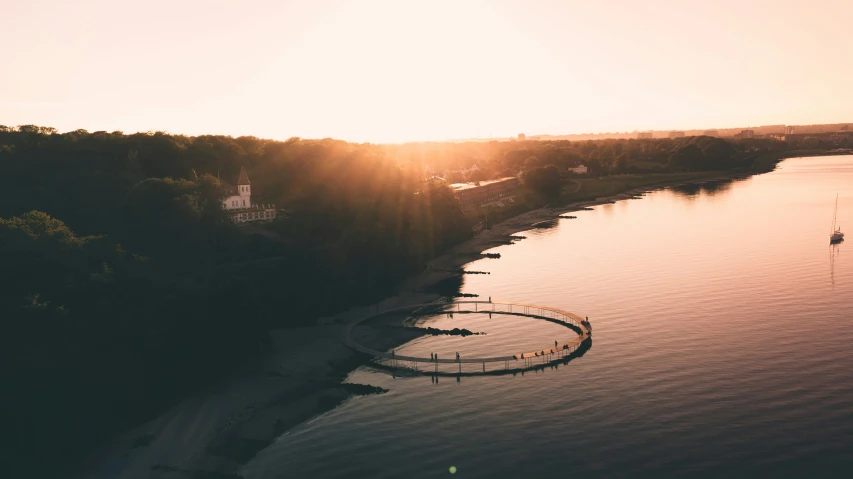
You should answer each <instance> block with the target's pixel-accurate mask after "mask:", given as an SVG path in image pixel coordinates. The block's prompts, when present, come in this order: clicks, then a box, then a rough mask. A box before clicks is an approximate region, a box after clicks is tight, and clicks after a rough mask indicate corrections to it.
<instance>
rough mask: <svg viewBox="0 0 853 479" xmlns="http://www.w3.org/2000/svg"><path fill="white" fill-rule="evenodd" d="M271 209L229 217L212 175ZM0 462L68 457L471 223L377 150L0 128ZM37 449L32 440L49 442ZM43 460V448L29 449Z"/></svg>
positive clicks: (420, 257)
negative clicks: (249, 219)
mask: <svg viewBox="0 0 853 479" xmlns="http://www.w3.org/2000/svg"><path fill="white" fill-rule="evenodd" d="M241 167H245V168H246V169H247V170H248V173H249V177H250V179H251V181H252V188H253V198H252V199H253V201H254V202H256V203H276V204H277V205H278V206H279V207H280V208H282V207H286V208H287V210H288V212H286V213H282V216H284V218H283V219H282V220H281V221H278V222H275V223H272V224H268V225H265V226H263V227H246V228H238V227H236V226H234V225H233V224H232V223H231V222H230V220H229V219H228V217H227V216H226V214H225V212H224V211H223V210H222V208H221V198H222V192H223V189H222V185H221V181H220V179H219V178H221V179H223V180H226V181H227V180H230V182H232V183H233V182H235V181H236V179H237V174H238V172H239V170H240V168H241ZM0 191H3V197H4V201H2V202H0V218H2V220H0V261H2V265H3V267H2V268H0V277H2V284H3V285H4V287H3V288H2V290H0V342H2V344H0V361H2V363H3V365H4V367H3V368H2V373H1V374H2V378H0V379H2V380H3V384H4V389H5V390H6V391H9V392H10V393H11V394H4V395H2V396H0V397H2V398H3V399H2V400H0V401H2V404H0V408H2V411H3V412H2V413H0V414H2V416H0V421H2V425H3V426H4V427H3V429H4V430H5V431H12V432H13V433H14V437H13V438H10V439H12V440H10V441H9V443H10V447H7V448H4V450H3V452H2V454H3V457H2V460H3V462H4V463H6V462H12V461H13V460H14V461H15V462H17V461H21V462H27V461H28V460H29V464H30V466H33V465H36V467H42V466H43V467H59V468H61V467H63V466H67V465H68V463H69V458H76V457H79V456H80V454H83V453H84V452H85V451H86V450H87V448H89V447H91V446H92V445H94V444H97V443H98V442H99V441H102V440H104V439H105V438H107V437H109V436H110V435H111V434H115V433H116V432H118V431H121V430H123V429H125V428H126V427H128V426H130V425H132V424H136V423H138V422H140V421H142V420H144V419H146V418H148V417H151V415H153V414H154V413H156V412H157V411H159V410H162V409H163V408H164V407H165V406H166V405H168V404H169V403H170V402H171V401H174V400H176V399H177V398H179V397H180V396H181V395H182V394H186V393H187V392H189V391H192V390H193V389H195V388H197V387H199V386H200V385H202V384H205V383H206V382H208V381H210V380H212V379H213V378H216V377H219V376H221V375H222V374H223V371H225V370H228V369H229V368H231V367H234V366H235V365H240V364H243V363H245V361H246V359H247V358H250V357H256V356H257V355H258V354H259V352H260V350H261V344H262V342H264V341H266V337H267V335H266V334H265V333H266V331H268V329H269V328H271V327H281V326H285V327H286V326H297V325H307V324H312V323H313V320H314V318H316V317H317V316H320V315H324V314H329V313H333V312H336V311H339V310H342V309H345V308H347V307H349V306H352V305H356V304H368V303H370V302H372V301H375V300H376V299H379V298H381V297H384V296H385V295H388V294H390V293H391V292H393V290H394V288H395V287H396V286H397V285H398V284H399V283H400V281H401V280H402V279H403V278H404V277H406V276H407V275H409V274H411V273H413V272H416V271H418V270H420V269H422V268H423V267H424V264H425V262H426V261H427V260H429V259H430V258H432V257H434V256H435V255H436V254H438V253H440V252H441V251H442V250H443V249H445V248H446V247H447V246H449V245H452V244H455V243H457V242H459V241H460V240H462V239H464V238H465V237H467V236H469V235H470V232H471V227H470V224H469V223H468V221H467V220H466V219H465V218H464V217H463V215H462V213H461V210H460V209H459V206H458V204H457V202H456V201H455V199H454V197H453V195H452V192H451V191H450V190H449V189H447V188H446V187H440V186H432V187H428V188H426V189H424V188H423V184H422V183H421V181H420V177H419V176H418V175H417V174H416V172H414V171H412V170H411V169H407V168H406V167H405V165H402V164H400V163H399V162H397V161H395V160H393V159H391V158H390V157H389V156H388V154H387V152H385V151H383V150H382V148H380V147H377V146H373V145H355V144H349V143H346V142H342V141H334V140H316V141H313V140H311V141H308V140H299V139H292V140H289V141H285V142H278V141H268V140H261V139H257V138H246V137H244V138H230V137H219V136H201V137H185V136H179V135H168V134H164V133H153V134H135V135H124V134H122V133H121V132H112V133H107V132H95V133H88V132H85V131H82V130H81V131H74V132H69V133H64V134H59V133H57V132H56V131H55V130H53V129H50V128H43V127H36V126H22V127H18V128H6V127H0ZM47 451H49V452H47ZM45 455H49V456H50V458H51V460H50V461H43V460H36V458H43V457H44V456H45Z"/></svg>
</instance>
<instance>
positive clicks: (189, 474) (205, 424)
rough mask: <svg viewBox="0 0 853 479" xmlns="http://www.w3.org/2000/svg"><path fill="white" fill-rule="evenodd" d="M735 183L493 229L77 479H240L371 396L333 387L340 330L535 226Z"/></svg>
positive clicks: (347, 353) (145, 428)
mask: <svg viewBox="0 0 853 479" xmlns="http://www.w3.org/2000/svg"><path fill="white" fill-rule="evenodd" d="M744 176H745V175H742V174H739V175H723V176H714V177H706V178H701V179H697V180H692V181H687V182H679V183H677V184H659V185H653V186H649V187H643V188H637V189H635V190H631V191H626V192H624V193H621V194H619V195H615V196H610V197H605V198H598V199H596V200H595V201H585V202H579V203H573V204H569V205H565V206H559V207H546V208H540V209H537V210H533V211H529V212H527V213H524V214H521V215H518V216H515V217H513V218H510V219H508V220H506V221H504V222H503V223H500V224H497V225H494V226H493V227H492V229H490V230H486V231H483V232H482V233H480V234H479V235H477V236H475V237H473V238H470V239H469V240H467V241H465V242H463V243H461V244H459V245H457V246H456V247H454V248H452V249H451V250H449V251H447V252H446V253H445V254H444V255H442V256H440V257H438V258H436V259H434V260H432V261H431V262H430V263H429V265H428V267H427V269H426V270H425V271H423V272H422V273H420V274H418V275H416V276H414V277H411V278H409V279H408V280H406V281H405V282H404V283H403V284H402V285H401V287H400V289H399V292H398V294H396V295H395V296H392V297H390V298H387V299H385V300H383V301H381V302H380V303H378V304H376V305H372V306H369V307H361V308H353V309H351V310H348V311H345V312H342V313H340V314H336V315H334V316H329V317H324V318H320V319H319V320H318V321H317V325H316V326H311V327H303V328H289V329H280V330H275V331H272V332H271V333H270V335H271V339H272V343H273V346H274V347H273V349H274V350H273V351H272V352H267V354H266V356H264V358H263V359H262V360H260V361H258V362H256V363H254V364H252V365H251V366H247V367H246V368H244V371H243V372H241V373H239V374H235V375H233V376H232V377H230V378H227V379H225V380H223V381H222V382H221V383H219V384H218V385H217V386H216V387H213V388H210V389H208V390H206V391H201V392H199V393H198V394H196V395H195V396H193V397H190V398H186V399H184V400H183V401H181V402H180V403H179V404H177V405H175V406H174V407H172V408H171V409H170V410H169V411H167V412H165V413H163V414H162V415H160V416H159V417H158V418H156V419H154V420H152V421H150V422H148V423H146V424H143V425H141V426H139V427H136V428H134V429H132V430H130V431H127V432H125V433H124V434H122V435H121V436H120V437H118V438H116V439H114V440H113V441H111V442H110V443H109V444H108V445H106V446H104V447H103V448H102V449H100V450H99V451H98V452H97V453H96V454H94V455H93V456H92V458H91V459H90V460H89V461H88V462H87V464H86V465H85V466H84V469H83V472H82V473H81V475H82V477H86V478H104V479H106V478H139V477H151V478H156V479H167V478H168V479H181V478H209V479H224V478H237V477H240V476H239V474H238V472H239V469H240V466H241V465H242V464H245V463H246V462H247V461H248V460H250V459H251V458H252V457H253V456H254V455H255V454H256V453H257V452H258V451H260V450H262V449H264V448H265V447H267V446H268V445H269V444H271V443H272V442H274V441H275V440H276V438H278V437H279V436H281V435H282V434H284V433H286V432H287V431H288V430H289V429H291V428H292V427H294V426H296V425H298V424H300V423H302V422H304V421H307V420H310V419H311V418H313V417H316V416H317V415H319V414H322V413H324V412H327V411H329V410H331V409H333V408H334V407H336V406H337V405H338V404H340V403H342V402H343V401H344V400H346V399H347V398H349V397H351V396H352V395H358V394H365V393H374V392H378V391H373V390H372V389H371V388H368V387H358V386H352V385H344V384H342V382H343V381H344V379H345V378H346V376H347V374H349V372H351V371H352V370H353V369H355V368H356V367H358V366H359V365H360V364H362V361H363V358H359V357H358V356H357V355H356V354H355V353H354V352H353V351H351V350H350V349H349V348H347V347H346V346H345V345H344V344H343V343H342V334H343V330H344V325H345V324H346V323H348V322H350V321H352V320H354V319H359V318H364V317H369V316H373V315H376V314H377V312H382V311H385V310H390V309H394V308H400V307H404V306H408V305H414V304H422V303H427V302H431V301H434V300H437V299H439V297H440V296H439V295H438V294H435V293H428V292H424V291H425V289H426V288H427V287H428V286H430V285H433V284H435V283H437V282H439V281H441V280H444V279H447V278H449V277H452V276H455V275H457V274H458V273H457V271H458V270H459V269H460V268H462V267H463V266H464V265H465V264H467V263H470V262H472V261H474V260H477V259H479V258H481V257H482V256H481V254H482V252H483V251H485V250H487V249H489V248H492V247H495V246H497V245H501V244H508V243H510V242H511V241H512V240H513V239H512V238H511V236H512V235H514V234H516V233H519V232H522V231H526V230H530V229H531V227H532V225H533V224H535V223H538V222H541V221H545V220H551V219H555V218H557V217H558V216H559V215H561V214H565V213H569V212H572V211H578V210H581V209H583V208H586V207H590V206H595V205H600V204H605V203H613V202H616V201H619V200H625V199H631V198H636V197H638V196H640V195H642V194H644V193H646V192H649V191H653V190H658V189H662V188H665V187H671V186H680V185H686V184H701V183H708V182H715V181H721V180H729V179H733V178H738V177H744ZM404 316H405V315H400V318H399V319H400V320H402V319H403V318H404ZM394 331H397V332H394ZM362 334H368V335H373V337H372V338H371V341H372V342H373V344H380V345H383V346H386V347H387V348H392V347H395V346H397V345H399V344H402V343H405V342H407V341H410V340H411V339H413V338H414V337H416V336H417V335H418V334H417V333H408V334H407V332H406V331H401V330H395V329H394V328H387V327H386V328H374V329H372V330H370V328H368V331H367V332H365V333H362ZM413 334H414V335H413Z"/></svg>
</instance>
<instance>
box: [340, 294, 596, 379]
mask: <svg viewBox="0 0 853 479" xmlns="http://www.w3.org/2000/svg"><path fill="white" fill-rule="evenodd" d="M406 310H412V314H413V315H418V316H426V315H432V314H444V313H460V314H468V313H492V314H509V315H515V316H526V317H530V318H536V319H545V320H549V321H552V322H556V323H563V324H564V325H566V327H570V326H571V327H575V328H577V329H579V330H580V331H581V333H580V334H579V335H577V336H576V337H574V338H573V339H570V340H568V341H565V342H563V343H561V344H560V343H558V345H557V347H546V348H542V349H540V350H538V351H530V352H522V353H514V354H511V355H507V356H495V357H487V358H466V357H462V358H460V359H459V360H457V359H455V358H453V359H438V360H434V359H431V358H424V357H416V356H404V355H399V354H396V353H395V352H393V351H391V352H385V351H377V350H375V349H371V348H368V347H365V346H362V345H361V344H358V343H357V342H355V341H354V340H353V339H352V330H353V329H354V328H355V327H356V326H358V325H359V324H361V323H363V322H365V321H367V320H369V319H372V318H375V317H377V316H381V315H384V314H387V313H392V312H400V311H406ZM590 335H591V327H590V326H589V323H585V322H584V319H583V318H582V317H580V316H578V315H576V314H573V313H570V312H568V311H563V310H560V309H556V308H549V307H545V306H539V305H535V304H527V303H503V302H492V301H454V302H450V303H426V304H416V305H409V306H404V307H400V308H394V309H389V310H387V311H383V312H382V313H380V314H376V315H373V316H369V317H365V318H361V319H356V320H354V321H351V322H350V323H349V324H347V327H346V331H345V336H344V343H345V344H346V345H347V346H349V347H350V348H352V349H354V350H356V351H359V352H361V353H364V354H367V355H370V356H373V357H375V358H377V359H379V360H380V361H381V360H383V359H384V360H390V361H393V362H395V363H397V362H402V363H406V362H410V363H413V364H414V365H415V368H417V365H418V364H419V363H425V364H435V365H436V366H437V365H438V364H460V368H461V364H482V365H483V368H484V369H485V364H486V363H497V362H502V363H504V364H505V366H508V363H509V362H510V361H521V360H523V361H525V363H530V362H531V361H535V360H541V361H543V362H548V361H552V360H554V359H559V358H561V357H564V356H566V355H569V354H571V353H573V352H575V351H576V350H577V349H578V348H579V347H580V345H581V344H582V343H583V342H584V341H586V340H587V339H588V338H589V337H590Z"/></svg>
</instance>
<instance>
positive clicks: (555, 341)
mask: <svg viewBox="0 0 853 479" xmlns="http://www.w3.org/2000/svg"><path fill="white" fill-rule="evenodd" d="M554 347H555V348H556V347H557V340H556V339H555V340H554Z"/></svg>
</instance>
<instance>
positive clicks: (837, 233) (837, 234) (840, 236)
mask: <svg viewBox="0 0 853 479" xmlns="http://www.w3.org/2000/svg"><path fill="white" fill-rule="evenodd" d="M836 216H838V194H836V195H835V213H833V214H832V233H830V234H829V243H830V244H832V243H840V242H842V241H844V233H842V232H841V228H839V227H838V226H837V225H836V224H835V218H836Z"/></svg>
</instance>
